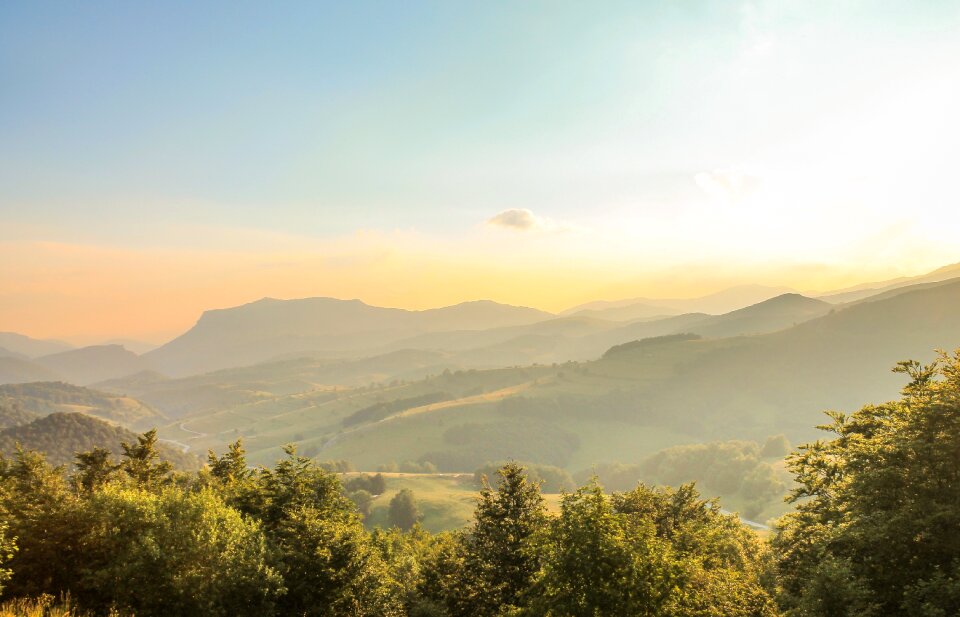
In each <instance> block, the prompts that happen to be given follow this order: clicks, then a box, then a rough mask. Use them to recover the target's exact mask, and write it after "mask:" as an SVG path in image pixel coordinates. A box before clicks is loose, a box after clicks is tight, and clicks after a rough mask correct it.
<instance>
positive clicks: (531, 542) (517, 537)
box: [466, 463, 547, 615]
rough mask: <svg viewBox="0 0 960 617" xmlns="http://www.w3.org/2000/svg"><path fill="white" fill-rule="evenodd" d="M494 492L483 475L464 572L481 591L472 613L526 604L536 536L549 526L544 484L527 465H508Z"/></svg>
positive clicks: (533, 571) (534, 567)
mask: <svg viewBox="0 0 960 617" xmlns="http://www.w3.org/2000/svg"><path fill="white" fill-rule="evenodd" d="M497 475H498V481H497V487H496V490H494V489H492V488H491V487H490V485H489V484H488V483H487V480H486V478H485V477H484V478H483V488H482V489H481V491H480V498H479V500H478V502H477V508H476V511H475V512H474V524H473V527H472V529H471V530H470V534H469V535H468V536H467V538H466V570H467V576H468V577H469V578H470V579H471V585H472V586H474V587H475V588H476V590H477V593H476V597H475V598H473V601H472V603H471V604H472V606H473V610H474V614H477V615H496V614H499V613H500V612H501V611H503V610H508V609H511V608H515V607H520V606H522V605H524V604H525V601H524V598H523V596H524V594H526V592H527V591H528V590H529V588H530V586H531V584H532V582H533V579H534V576H535V575H536V574H537V572H538V571H539V570H540V554H539V551H538V546H537V539H538V535H539V534H541V533H542V532H543V531H544V528H545V526H546V522H547V519H546V507H545V505H544V502H543V497H542V496H541V494H540V484H539V483H536V484H534V483H531V482H530V481H529V479H528V478H527V476H526V474H525V473H524V469H523V467H521V466H519V465H517V464H516V463H508V464H506V465H504V466H503V467H501V468H500V469H499V470H498V471H497Z"/></svg>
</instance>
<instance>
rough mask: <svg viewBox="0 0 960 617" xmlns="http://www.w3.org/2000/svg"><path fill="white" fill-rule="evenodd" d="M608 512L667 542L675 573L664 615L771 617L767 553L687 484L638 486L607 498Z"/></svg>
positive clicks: (737, 523) (734, 520) (753, 537)
mask: <svg viewBox="0 0 960 617" xmlns="http://www.w3.org/2000/svg"><path fill="white" fill-rule="evenodd" d="M611 502H612V506H613V510H614V512H616V513H618V514H621V515H624V516H626V517H628V518H629V519H632V520H633V521H634V524H643V522H649V523H652V524H653V527H654V529H655V533H656V536H657V537H658V538H660V539H662V540H665V541H667V542H669V545H670V554H671V560H672V562H673V564H674V566H675V567H676V568H677V570H676V572H677V578H676V585H677V591H676V593H673V594H671V599H670V601H669V602H668V603H667V605H666V606H665V607H664V608H663V609H662V613H660V614H662V615H665V616H677V617H680V616H686V615H717V616H720V615H723V616H724V617H735V616H740V617H773V616H774V615H776V614H777V612H776V605H775V603H774V601H773V598H772V597H771V595H770V593H769V592H768V590H767V589H766V588H765V586H764V579H765V577H766V574H767V571H768V569H769V566H768V563H769V552H768V550H767V547H766V545H765V543H764V542H762V541H761V540H760V539H759V538H758V537H757V535H756V534H755V533H753V532H752V531H750V530H749V529H747V528H745V527H744V526H743V525H742V524H741V523H740V521H739V519H738V518H737V517H736V516H735V515H725V514H723V513H722V512H721V510H720V505H719V504H718V503H717V501H716V500H704V499H701V498H700V494H699V493H698V492H697V490H696V488H695V487H694V485H693V484H692V483H690V484H684V485H682V486H680V487H679V488H677V489H672V488H669V487H668V488H660V489H655V488H650V487H647V486H644V485H643V484H641V485H639V486H637V488H635V489H633V490H632V491H629V492H626V493H615V494H614V495H613V496H612V498H611Z"/></svg>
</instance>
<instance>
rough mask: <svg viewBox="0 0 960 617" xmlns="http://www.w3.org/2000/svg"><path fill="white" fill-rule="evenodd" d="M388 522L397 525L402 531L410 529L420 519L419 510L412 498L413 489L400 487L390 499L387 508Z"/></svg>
mask: <svg viewBox="0 0 960 617" xmlns="http://www.w3.org/2000/svg"><path fill="white" fill-rule="evenodd" d="M388 516H389V519H390V524H391V525H393V526H394V527H399V528H400V529H403V530H404V531H407V530H409V529H412V528H413V526H414V525H416V524H417V521H419V520H420V510H419V509H418V508H417V501H416V499H415V498H414V495H413V491H411V490H410V489H408V488H405V489H401V490H400V492H398V493H397V494H396V495H394V496H393V499H391V500H390V510H389V515H388Z"/></svg>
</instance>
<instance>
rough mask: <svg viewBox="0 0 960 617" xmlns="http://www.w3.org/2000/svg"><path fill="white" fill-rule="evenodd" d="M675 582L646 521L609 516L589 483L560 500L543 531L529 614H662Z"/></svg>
mask: <svg viewBox="0 0 960 617" xmlns="http://www.w3.org/2000/svg"><path fill="white" fill-rule="evenodd" d="M678 577H679V572H678V568H677V567H676V566H675V565H674V564H673V563H672V561H671V558H670V548H669V544H668V543H667V542H666V541H664V540H662V539H660V538H658V537H657V535H656V528H655V526H654V524H653V523H652V522H650V521H648V520H643V519H636V518H632V517H629V516H626V515H624V514H620V513H617V512H614V510H613V508H612V507H611V504H610V502H609V500H608V499H607V498H606V496H604V494H603V492H602V491H601V489H600V486H599V485H598V484H597V483H596V482H595V481H594V482H592V483H591V484H589V485H587V486H585V487H582V488H580V489H578V490H577V491H576V492H574V493H571V494H567V495H564V496H563V499H562V501H561V504H560V517H559V518H557V519H556V520H554V521H553V522H552V525H551V529H550V532H549V534H548V538H547V542H546V546H545V555H544V566H543V569H542V571H541V574H540V577H539V580H538V581H537V583H536V587H535V589H534V601H533V604H532V611H531V612H532V613H533V614H535V615H564V616H570V617H601V616H604V617H606V616H609V617H614V616H617V615H631V616H637V617H643V616H649V617H654V616H659V615H663V614H665V612H664V611H665V608H666V607H667V606H669V603H670V601H671V599H672V598H671V594H672V592H673V589H674V587H675V585H676V584H677V581H678Z"/></svg>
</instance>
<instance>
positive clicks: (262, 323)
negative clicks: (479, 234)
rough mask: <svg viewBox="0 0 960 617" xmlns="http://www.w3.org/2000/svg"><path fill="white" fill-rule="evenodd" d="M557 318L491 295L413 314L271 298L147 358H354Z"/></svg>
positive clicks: (174, 364)
mask: <svg viewBox="0 0 960 617" xmlns="http://www.w3.org/2000/svg"><path fill="white" fill-rule="evenodd" d="M551 317H553V315H552V314H551V313H547V312H544V311H540V310H537V309H532V308H527V307H518V306H510V305H505V304H498V303H496V302H490V301H486V300H482V301H476V302H464V303H461V304H457V305H453V306H448V307H443V308H437V309H428V310H423V311H408V310H405V309H395V308H382V307H375V306H370V305H368V304H365V303H363V302H361V301H360V300H337V299H335V298H304V299H299V300H276V299H272V298H264V299H262V300H258V301H256V302H253V303H250V304H245V305H243V306H238V307H234V308H228V309H218V310H213V311H206V312H205V313H204V314H203V315H202V316H201V317H200V320H199V321H198V322H197V324H196V325H195V326H194V327H193V328H191V329H190V330H188V331H187V332H186V333H184V334H183V335H181V336H179V337H177V338H176V339H174V340H173V341H170V342H169V343H167V344H165V345H163V346H161V347H160V348H158V349H155V350H153V351H151V352H149V353H147V354H145V355H144V358H145V359H146V360H147V361H149V363H151V364H152V365H153V366H154V367H155V368H157V369H159V370H160V371H161V372H163V373H165V374H169V375H173V376H184V375H188V374H195V373H201V372H205V371H211V370H217V369H222V368H229V367H234V366H241V365H244V364H254V363H257V362H263V361H266V360H270V359H272V358H276V357H279V356H282V355H284V354H291V353H296V352H300V351H312V350H318V351H319V350H333V351H339V352H343V353H344V354H345V355H348V354H350V353H351V352H359V351H362V350H367V349H376V348H381V347H383V346H385V345H388V344H390V343H392V342H394V341H398V340H401V339H403V338H409V337H412V336H416V335H418V334H422V333H425V332H431V331H442V330H468V329H469V330H484V329H488V328H498V327H508V326H518V325H524V324H531V323H535V322H537V321H542V320H545V319H549V318H551Z"/></svg>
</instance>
